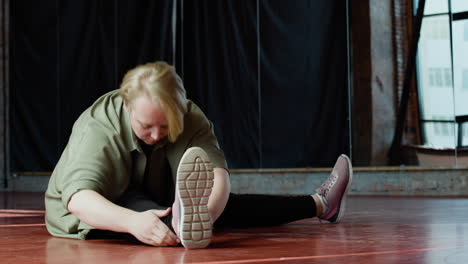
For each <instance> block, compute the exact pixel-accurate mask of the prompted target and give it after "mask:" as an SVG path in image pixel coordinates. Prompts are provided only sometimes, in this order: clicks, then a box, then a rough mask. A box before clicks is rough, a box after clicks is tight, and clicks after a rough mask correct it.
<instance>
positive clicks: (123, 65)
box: [10, 0, 349, 171]
mask: <svg viewBox="0 0 468 264" xmlns="http://www.w3.org/2000/svg"><path fill="white" fill-rule="evenodd" d="M341 2H342V1H339V0H334V1H318V0H310V1H309V0H307V1H306V0H293V1H280V0H260V1H252V0H238V1H214V0H209V1H208V0H207V1H183V0H177V2H176V3H177V8H178V10H177V18H176V20H175V21H176V22H177V39H176V44H177V45H176V47H177V48H176V50H173V48H172V45H173V42H172V32H171V30H172V24H171V21H172V19H173V4H174V2H173V1H172V0H170V1H169V0H168V1H151V0H148V1H123V0H119V1H111V0H105V1H89V0H88V1H70V0H63V1H59V0H56V1H51V0H44V1H40V3H39V2H37V3H36V2H35V1H27V0H15V1H12V2H11V10H10V12H11V14H10V17H11V36H10V37H11V42H10V43H11V51H10V54H11V71H10V72H11V87H10V89H11V108H12V109H11V116H10V124H11V152H12V160H11V168H12V170H13V171H51V170H52V169H53V167H54V165H55V163H56V162H57V160H58V158H59V157H60V154H61V152H62V150H63V148H64V147H65V145H66V143H67V140H68V136H69V134H70V132H71V127H72V125H73V123H74V121H75V120H76V118H77V117H78V116H79V114H80V113H81V112H82V111H83V110H84V109H86V108H87V107H88V106H89V105H91V104H92V102H93V101H94V100H95V99H96V98H97V97H99V96H100V95H102V94H104V93H105V92H107V91H110V90H113V89H117V88H118V85H119V82H120V80H121V79H122V77H123V75H124V74H125V72H126V71H127V70H129V69H130V68H132V67H134V66H136V65H138V64H141V63H145V62H149V61H155V60H165V61H168V62H169V63H173V62H175V61H176V68H177V71H178V72H179V73H180V74H181V76H182V78H183V79H184V82H185V88H186V89H187V93H188V96H189V98H190V99H192V100H193V101H195V102H196V103H197V104H198V105H199V106H200V107H201V108H202V109H203V110H204V111H205V113H206V114H207V116H208V117H209V118H210V119H211V120H212V121H213V123H214V125H215V132H216V135H217V137H218V139H219V142H220V144H221V146H222V148H223V150H224V151H225V154H226V157H227V160H228V164H229V165H230V167H231V168H259V167H265V168H271V167H275V168H276V167H277V168H286V167H312V166H331V165H333V162H334V161H335V159H336V157H337V156H338V155H339V153H342V152H345V153H347V152H348V146H347V142H348V138H349V136H348V134H349V133H348V132H349V131H348V126H347V124H348V123H347V117H348V111H347V109H348V106H347V86H346V23H345V15H346V13H345V6H344V3H341ZM174 54H175V55H176V57H173V55H174Z"/></svg>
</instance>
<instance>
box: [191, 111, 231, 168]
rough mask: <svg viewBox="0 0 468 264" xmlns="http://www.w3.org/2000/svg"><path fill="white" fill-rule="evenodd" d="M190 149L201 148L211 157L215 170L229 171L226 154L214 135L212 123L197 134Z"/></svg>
mask: <svg viewBox="0 0 468 264" xmlns="http://www.w3.org/2000/svg"><path fill="white" fill-rule="evenodd" d="M189 147H200V148H202V149H203V150H205V151H206V153H207V154H208V157H210V160H211V163H212V164H213V168H223V169H226V170H227V169H228V166H227V162H226V159H225V157H224V152H223V151H222V150H221V148H220V147H219V144H218V140H217V138H216V136H215V133H214V126H213V123H212V122H211V121H208V120H207V122H206V123H205V124H203V125H202V126H201V127H200V129H199V130H198V131H197V133H195V134H194V136H193V137H192V139H191V141H190V143H189Z"/></svg>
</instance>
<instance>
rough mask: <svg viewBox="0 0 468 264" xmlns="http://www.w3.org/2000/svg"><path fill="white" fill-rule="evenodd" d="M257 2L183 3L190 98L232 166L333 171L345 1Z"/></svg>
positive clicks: (341, 115) (338, 148)
mask: <svg viewBox="0 0 468 264" xmlns="http://www.w3.org/2000/svg"><path fill="white" fill-rule="evenodd" d="M258 3H259V6H258V7H257V2H256V1H247V0H246V1H185V4H184V12H183V17H184V31H183V32H184V49H183V65H184V79H185V83H186V86H187V87H189V90H190V96H191V97H192V98H193V99H194V100H195V101H196V102H197V103H199V104H200V106H201V107H202V109H203V110H205V112H206V113H207V115H208V116H209V117H210V119H212V120H213V121H214V123H215V124H216V127H215V129H216V134H217V136H218V139H219V141H220V144H221V145H222V146H223V149H224V151H225V152H226V155H227V157H228V161H229V164H230V165H231V166H232V167H234V168H252V167H253V168H258V167H264V168H288V167H312V166H314V167H315V166H332V165H333V163H334V161H335V159H336V158H337V156H338V155H339V154H340V153H348V152H349V150H348V149H349V148H348V145H347V143H348V140H349V135H348V130H349V129H348V122H347V118H348V105H347V103H348V100H347V96H348V90H347V80H346V76H347V68H346V65H347V64H346V54H347V53H346V9H345V2H344V1H319V0H315V1H309V0H308V1H304V0H294V1H282V0H268V1H259V2H258ZM257 11H258V12H257ZM259 53H260V58H259V61H258V55H259ZM259 98H260V100H259Z"/></svg>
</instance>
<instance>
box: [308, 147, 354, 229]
mask: <svg viewBox="0 0 468 264" xmlns="http://www.w3.org/2000/svg"><path fill="white" fill-rule="evenodd" d="M352 179H353V168H352V166H351V161H350V160H349V158H348V156H346V155H344V154H342V155H341V156H340V157H339V158H338V160H337V161H336V163H335V166H334V167H333V171H332V172H331V174H330V176H329V177H328V179H327V180H326V181H325V182H324V183H323V184H322V185H321V186H320V187H319V188H317V189H316V190H315V191H316V192H317V194H319V196H320V199H321V200H322V202H323V204H324V211H323V212H322V214H321V215H320V216H319V218H320V219H322V220H326V221H329V222H330V223H334V224H337V223H339V222H340V221H341V219H342V218H343V215H344V212H345V207H346V196H347V194H348V190H349V187H350V186H351V182H352Z"/></svg>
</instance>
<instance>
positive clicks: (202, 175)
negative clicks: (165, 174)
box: [172, 147, 213, 249]
mask: <svg viewBox="0 0 468 264" xmlns="http://www.w3.org/2000/svg"><path fill="white" fill-rule="evenodd" d="M212 187H213V167H212V165H211V162H210V160H209V158H208V155H207V154H206V152H205V151H204V150H203V149H201V148H199V147H193V148H189V149H188V150H187V151H185V153H184V155H183V156H182V159H181V160H180V164H179V168H178V169H177V183H176V195H175V201H174V204H173V206H172V226H173V227H174V230H175V231H176V235H177V236H178V237H179V239H180V241H181V242H182V245H184V247H185V248H187V249H194V248H205V247H207V246H208V245H209V244H210V242H211V236H212V224H211V218H210V215H209V212H208V198H209V197H210V194H211V188H212Z"/></svg>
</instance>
